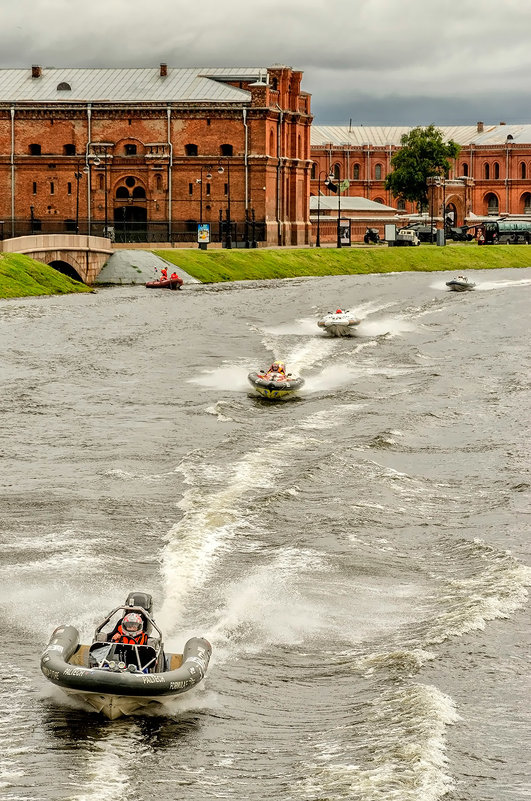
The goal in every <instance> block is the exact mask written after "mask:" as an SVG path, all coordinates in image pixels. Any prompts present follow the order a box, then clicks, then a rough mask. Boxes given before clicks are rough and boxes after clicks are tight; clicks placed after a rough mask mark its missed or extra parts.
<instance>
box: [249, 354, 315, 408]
mask: <svg viewBox="0 0 531 801" xmlns="http://www.w3.org/2000/svg"><path fill="white" fill-rule="evenodd" d="M247 378H248V379H249V382H250V383H251V384H252V385H253V387H254V388H255V390H256V391H257V392H258V394H259V395H261V396H262V397H263V398H268V400H280V399H281V398H288V397H289V396H290V395H294V394H295V393H296V392H298V391H299V389H300V388H301V387H302V385H303V384H304V379H303V378H301V377H300V376H296V375H292V373H288V372H286V365H285V364H284V362H273V364H272V365H271V367H270V368H269V370H258V372H254V371H253V372H251V373H249V375H248V376H247Z"/></svg>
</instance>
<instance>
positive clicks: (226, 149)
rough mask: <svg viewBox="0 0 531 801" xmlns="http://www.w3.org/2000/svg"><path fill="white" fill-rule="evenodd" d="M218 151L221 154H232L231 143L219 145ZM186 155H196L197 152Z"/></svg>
mask: <svg viewBox="0 0 531 801" xmlns="http://www.w3.org/2000/svg"><path fill="white" fill-rule="evenodd" d="M219 152H220V154H221V155H222V156H232V154H233V147H232V145H220V148H219ZM188 155H189V156H197V153H189V154H188Z"/></svg>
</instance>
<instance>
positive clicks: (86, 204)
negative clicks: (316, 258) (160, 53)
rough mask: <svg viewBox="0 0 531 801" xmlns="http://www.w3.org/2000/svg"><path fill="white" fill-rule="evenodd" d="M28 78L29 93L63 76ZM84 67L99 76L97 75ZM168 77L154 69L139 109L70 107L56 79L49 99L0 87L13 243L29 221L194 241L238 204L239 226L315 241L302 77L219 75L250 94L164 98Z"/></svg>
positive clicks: (274, 240)
mask: <svg viewBox="0 0 531 801" xmlns="http://www.w3.org/2000/svg"><path fill="white" fill-rule="evenodd" d="M10 72H13V73H15V72H16V73H18V72H19V71H15V70H13V71H10ZM27 72H28V82H29V86H30V88H32V87H33V86H35V83H36V82H39V81H41V80H43V77H47V78H49V77H50V76H49V73H50V72H52V73H53V72H54V71H53V70H51V71H50V70H46V69H41V68H40V67H37V68H35V67H34V68H33V71H30V70H28V71H27ZM57 72H59V71H57ZM64 72H65V70H61V73H64ZM75 72H76V74H79V73H86V74H88V73H92V74H93V75H94V81H95V82H97V80H98V72H99V71H98V70H76V71H75ZM106 72H109V71H106ZM120 72H122V73H124V75H125V77H126V78H127V74H128V71H127V70H123V71H120ZM231 72H232V73H237V71H235V70H232V71H231ZM169 75H171V68H170V67H167V66H166V65H161V67H160V70H159V69H157V70H154V75H153V96H152V97H147V98H144V99H142V100H140V101H138V102H135V103H131V102H125V101H123V102H122V101H119V100H112V101H107V102H106V101H104V100H101V99H90V96H88V97H89V99H88V100H85V101H77V100H72V101H69V99H68V95H69V91H68V90H66V91H65V90H60V85H61V84H58V85H57V87H55V83H54V91H55V89H56V88H57V90H58V91H57V94H56V96H54V97H53V98H52V99H51V100H37V101H29V100H25V99H24V95H23V94H22V95H21V96H20V97H17V98H16V100H15V101H11V102H10V101H9V100H8V98H7V97H6V95H5V93H4V97H2V89H1V85H0V189H1V191H0V220H3V221H4V222H3V228H4V230H3V235H4V237H6V236H12V235H20V234H25V233H30V231H29V230H28V226H31V229H32V232H37V231H42V232H43V233H44V232H46V231H47V230H48V231H50V232H55V231H57V230H58V229H61V230H65V229H66V230H70V231H72V232H75V230H76V227H77V228H81V229H83V228H85V230H81V232H82V233H92V234H98V235H101V234H103V233H104V227H105V221H107V226H108V227H111V228H113V229H115V230H116V231H117V232H121V233H122V234H123V233H124V231H125V233H126V239H127V229H128V228H129V229H130V230H135V231H136V232H137V234H138V235H141V234H142V232H145V233H146V241H164V242H166V241H172V240H174V239H178V237H183V236H184V239H187V240H188V241H194V237H195V232H196V228H197V223H198V222H199V221H200V220H202V221H203V222H210V223H211V224H212V227H213V229H214V230H215V229H217V226H218V225H219V220H220V214H221V215H222V216H223V219H224V220H226V219H227V218H228V210H229V207H230V218H231V220H232V221H233V222H235V223H238V224H240V225H241V226H243V224H244V223H245V220H250V219H251V216H252V217H253V218H254V220H255V221H256V222H257V223H258V224H260V226H261V228H260V230H261V231H263V232H264V234H263V237H262V238H263V240H264V241H266V242H267V243H269V244H305V243H307V242H308V241H309V238H310V221H309V209H308V202H307V198H308V196H309V193H310V170H311V161H310V125H311V121H312V117H311V111H310V95H308V94H307V93H306V92H303V91H302V90H301V80H302V73H301V72H297V71H295V70H293V69H292V68H291V67H283V66H275V67H271V68H269V69H267V70H266V69H265V68H264V70H262V71H261V73H260V75H259V77H258V76H257V77H258V79H256V78H255V79H254V80H251V79H249V77H248V76H246V75H245V73H244V72H242V76H241V79H239V78H238V75H237V74H233V75H232V77H231V79H230V80H228V79H227V78H223V79H219V81H218V83H219V82H222V83H224V84H228V85H229V86H231V87H234V88H236V89H237V90H243V91H239V92H238V93H236V94H237V95H238V96H239V97H240V99H237V100H230V101H224V100H216V98H215V96H214V98H213V99H210V98H208V99H206V100H201V101H194V100H188V101H187V100H181V101H180V102H171V101H168V102H162V103H161V102H157V101H155V100H154V99H153V98H154V97H156V96H158V94H157V93H158V92H159V85H160V84H162V85H163V84H164V81H165V80H167V79H168V76H169ZM264 78H265V80H264ZM72 88H74V86H73V85H72ZM137 238H138V236H137Z"/></svg>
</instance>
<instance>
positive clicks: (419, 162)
mask: <svg viewBox="0 0 531 801" xmlns="http://www.w3.org/2000/svg"><path fill="white" fill-rule="evenodd" d="M460 150H461V148H460V147H459V145H458V144H457V142H454V141H453V139H450V140H449V141H448V142H445V141H444V139H443V133H442V131H441V130H440V129H439V128H435V126H434V125H428V126H427V128H421V127H418V128H413V129H412V130H411V131H410V132H409V133H407V134H403V135H402V137H401V138H400V150H399V151H397V153H395V155H394V156H393V158H392V159H391V166H392V168H393V171H392V172H390V173H389V175H388V176H387V177H386V179H385V188H386V189H390V190H391V192H392V193H393V197H398V198H403V199H404V200H409V201H411V202H413V203H417V205H418V208H419V210H420V209H422V207H424V206H426V205H427V203H428V178H429V177H430V176H432V175H438V176H440V177H441V178H442V177H444V178H448V174H449V172H450V168H451V166H452V165H451V163H450V159H455V158H457V156H458V155H459V151H460Z"/></svg>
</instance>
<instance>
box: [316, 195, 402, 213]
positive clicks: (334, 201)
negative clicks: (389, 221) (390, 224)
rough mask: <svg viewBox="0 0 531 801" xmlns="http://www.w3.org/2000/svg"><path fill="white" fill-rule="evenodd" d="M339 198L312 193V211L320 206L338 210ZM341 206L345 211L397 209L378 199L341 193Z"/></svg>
mask: <svg viewBox="0 0 531 801" xmlns="http://www.w3.org/2000/svg"><path fill="white" fill-rule="evenodd" d="M338 204H339V198H338V197H337V195H336V196H334V197H333V196H331V195H330V196H329V195H321V197H320V198H319V197H318V195H312V196H311V197H310V211H316V210H317V208H318V207H319V208H320V209H321V210H323V209H331V210H332V211H337V210H338ZM341 208H342V209H343V210H344V211H374V212H378V211H394V212H396V211H397V210H396V209H395V208H393V206H385V205H384V204H383V203H377V202H376V200H369V199H368V198H366V197H358V196H357V195H355V196H349V195H341Z"/></svg>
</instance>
